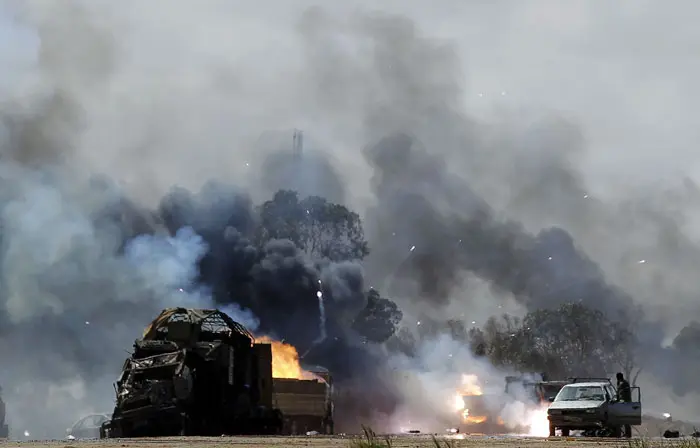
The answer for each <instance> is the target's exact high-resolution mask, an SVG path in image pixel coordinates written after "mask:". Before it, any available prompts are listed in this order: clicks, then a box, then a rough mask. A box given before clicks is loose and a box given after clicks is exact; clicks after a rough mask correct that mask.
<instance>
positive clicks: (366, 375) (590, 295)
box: [0, 0, 700, 437]
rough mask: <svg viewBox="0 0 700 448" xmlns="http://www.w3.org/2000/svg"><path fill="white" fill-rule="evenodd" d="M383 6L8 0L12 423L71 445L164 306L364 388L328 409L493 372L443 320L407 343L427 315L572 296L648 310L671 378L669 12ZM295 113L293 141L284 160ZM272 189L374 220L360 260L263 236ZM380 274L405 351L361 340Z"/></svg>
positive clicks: (655, 383)
mask: <svg viewBox="0 0 700 448" xmlns="http://www.w3.org/2000/svg"><path fill="white" fill-rule="evenodd" d="M372 5H373V4H370V3H369V2H366V1H364V0H358V1H357V2H353V3H352V4H346V3H343V4H342V5H341V4H338V5H335V6H333V5H329V6H325V7H324V8H323V9H321V8H318V7H313V4H312V2H307V1H302V0H298V1H294V2H288V3H285V5H277V6H276V9H275V10H273V11H268V12H265V13H264V14H263V13H262V12H261V11H260V9H259V8H258V7H256V6H254V5H253V4H236V3H235V2H234V3H230V2H219V1H215V2H211V3H209V4H207V5H206V6H204V5H199V4H195V3H192V2H185V1H176V2H168V4H167V5H166V4H165V3H164V2H157V1H156V2H147V3H144V2H138V1H135V0H134V1H129V0H127V1H123V2H120V3H119V6H115V4H113V3H110V2H106V1H102V0H98V1H86V0H72V1H66V2H61V3H60V4H58V3H56V4H54V3H51V4H48V3H45V2H40V1H26V2H14V1H10V0H7V1H4V2H1V3H0V62H2V63H3V67H6V69H5V70H4V71H3V74H2V75H0V183H1V185H0V187H2V188H0V225H1V227H0V228H1V232H0V242H1V243H2V247H1V253H0V268H1V270H0V278H1V279H2V283H1V284H2V286H1V288H0V321H1V323H2V329H1V330H0V332H2V336H3V337H2V339H1V340H0V356H2V360H3V372H2V376H0V384H1V385H2V386H3V394H4V398H5V399H6V401H7V403H8V413H9V420H10V421H9V422H10V425H11V428H12V433H13V436H20V435H21V434H22V433H23V432H24V431H25V430H26V431H29V432H30V433H31V437H57V436H61V435H62V432H63V430H64V428H65V427H66V426H67V425H69V424H70V423H71V420H75V419H77V418H78V417H79V416H81V415H83V414H85V413H87V412H92V411H109V410H110V407H111V404H112V399H113V397H112V395H113V391H112V389H111V387H110V383H111V382H112V381H113V380H114V378H115V376H116V374H117V372H118V370H119V368H120V365H121V363H122V361H123V358H124V357H126V356H127V355H126V351H127V350H129V348H130V347H131V344H132V343H133V340H134V339H135V338H136V337H137V336H138V335H139V334H140V332H141V331H142V329H143V327H144V326H145V325H146V324H147V323H148V322H149V321H150V320H151V319H152V318H153V317H154V316H155V315H156V314H157V313H158V311H160V309H161V308H163V307H165V306H171V305H173V304H184V305H190V304H197V305H198V306H219V307H221V308H222V309H223V310H225V311H227V312H229V313H230V314H231V315H232V316H233V317H234V318H235V319H237V320H239V321H240V322H241V323H243V324H245V325H247V326H248V327H249V328H250V329H251V330H254V331H256V332H258V333H261V334H268V335H271V336H274V337H276V338H279V339H285V340H287V341H288V342H290V343H292V344H294V345H295V346H298V347H299V349H300V353H305V352H306V353H307V355H306V356H307V358H305V360H306V361H308V362H310V363H316V364H321V365H324V366H326V367H328V368H329V369H330V370H331V371H332V372H333V373H334V375H335V376H337V377H338V378H339V380H340V381H342V382H344V384H345V385H347V387H348V389H347V390H353V386H357V387H361V388H363V390H365V391H366V390H367V387H369V386H367V385H368V384H373V385H375V386H376V389H377V390H376V391H375V390H372V391H369V392H370V393H368V394H366V396H363V397H361V399H360V400H356V402H354V403H350V404H353V405H355V406H354V407H350V406H348V407H346V408H345V410H339V415H340V416H341V417H342V418H344V419H345V420H346V421H348V422H353V423H359V422H366V421H367V420H372V419H375V420H374V421H379V419H381V418H386V420H382V421H384V422H386V427H387V428H392V429H396V427H397V426H400V425H399V423H397V422H398V420H400V419H401V418H400V416H401V415H409V414H411V413H413V412H415V411H416V408H418V407H419V406H418V403H419V402H421V398H426V397H427V398H430V397H435V401H434V402H432V401H431V402H430V403H429V405H426V406H425V408H426V409H431V410H437V409H439V408H441V406H443V404H444V402H443V401H442V393H443V392H444V391H446V390H447V389H450V387H451V386H450V387H447V386H446V384H451V383H452V381H453V379H454V378H458V377H459V375H460V374H461V373H465V372H467V371H469V372H476V373H477V374H479V375H483V376H493V377H494V378H495V377H497V376H498V375H501V376H502V375H505V372H500V373H494V372H493V370H492V367H491V366H484V365H480V364H477V361H476V360H473V359H472V358H471V357H470V355H469V354H468V353H467V351H466V349H465V348H464V347H463V346H459V347H456V346H455V344H456V342H455V340H454V338H450V337H445V336H444V335H433V336H431V337H430V338H426V337H424V336H422V337H418V336H417V335H418V333H419V331H418V327H419V326H420V324H419V322H424V325H425V324H426V323H427V322H429V321H435V322H444V321H446V320H448V319H456V320H458V321H461V322H462V323H463V324H464V325H466V326H479V325H481V324H483V322H484V321H485V320H486V319H487V318H488V317H489V316H491V315H495V314H501V313H503V312H505V311H509V312H512V313H515V314H518V313H524V312H526V311H527V310H533V309H537V308H541V307H552V306H556V305H558V304H560V303H562V302H566V301H582V302H584V303H586V304H587V305H590V306H591V307H596V308H599V309H601V310H602V311H604V312H605V313H606V315H608V316H609V317H610V318H611V319H632V320H635V321H638V322H645V323H648V325H642V326H640V334H639V339H640V341H642V342H641V343H642V344H643V345H644V348H645V350H646V351H647V352H648V353H653V354H658V355H659V356H663V357H664V358H663V359H665V360H667V361H668V362H665V363H656V364H658V365H649V366H648V369H647V370H646V371H645V375H646V376H645V378H646V379H645V381H646V383H645V387H646V386H647V385H648V386H649V390H650V391H653V393H654V394H655V396H657V397H663V396H666V395H669V394H671V393H672V391H671V390H670V388H666V387H665V386H664V385H663V384H661V383H663V382H666V381H667V380H668V379H669V378H675V377H676V376H678V375H680V373H679V372H682V371H683V370H684V369H685V368H686V367H687V365H688V364H687V362H686V361H685V360H684V358H683V357H682V356H680V355H679V354H678V352H677V350H675V349H674V348H663V347H662V346H668V345H670V341H672V340H673V339H674V337H675V336H676V335H677V334H678V332H679V331H680V330H681V329H682V328H683V327H684V326H686V325H687V324H688V323H689V322H688V321H689V318H688V316H692V315H693V313H696V312H697V310H698V302H697V298H696V294H695V291H697V290H698V287H699V286H700V284H698V280H697V276H696V275H694V271H693V267H694V265H695V262H696V261H697V260H698V259H700V246H698V244H697V234H696V231H695V227H696V226H695V224H696V220H697V218H696V216H695V215H696V214H695V210H697V205H698V197H700V196H698V188H697V186H696V184H695V180H694V177H693V175H694V173H693V171H692V169H693V168H692V167H693V166H694V161H695V160H696V159H695V155H694V154H695V151H694V150H691V149H690V148H694V146H693V145H692V144H691V142H694V140H695V131H694V127H693V126H692V121H691V120H689V119H686V118H685V117H684V116H678V114H675V113H674V112H675V111H676V110H679V109H681V108H683V107H687V108H688V110H690V104H691V103H692V100H693V97H692V95H691V94H683V95H680V94H679V92H682V91H684V90H683V89H682V88H681V87H682V86H683V85H684V83H689V82H692V81H690V80H692V79H694V76H693V75H694V73H695V67H692V66H685V65H684V64H685V63H684V62H678V60H675V59H674V56H673V55H676V54H677V51H676V50H677V48H678V47H677V45H676V42H677V40H678V39H680V37H678V39H676V37H674V36H675V35H672V34H673V33H670V32H667V33H661V35H662V37H658V36H655V37H654V38H653V41H652V42H649V41H646V39H650V37H649V36H650V35H651V34H652V33H648V30H649V29H650V24H653V26H663V25H659V23H660V22H663V23H666V22H668V23H674V24H675V23H676V21H675V20H673V18H672V14H674V12H673V11H671V10H667V9H666V7H663V6H657V7H654V8H649V10H648V11H647V10H641V9H637V7H630V6H619V7H615V8H603V9H601V7H600V5H598V4H597V3H596V2H592V3H586V2H584V3H581V2H578V3H577V2H574V6H572V8H573V11H569V10H563V9H561V8H560V7H557V6H556V5H554V4H552V3H551V2H546V1H533V2H526V3H523V4H519V5H510V6H504V5H503V4H500V3H499V2H494V3H493V4H491V3H489V5H471V4H469V5H467V4H466V2H454V3H449V5H450V8H453V9H452V10H451V12H450V13H449V16H450V17H447V15H448V13H444V14H443V13H442V12H440V13H438V12H436V11H433V10H430V11H426V10H424V6H422V5H423V4H422V3H420V2H401V3H400V5H398V4H396V5H394V4H387V6H386V8H387V12H386V13H383V14H378V13H376V12H373V10H372V9H371V8H373V7H374V6H372ZM606 5H607V4H606ZM608 6H609V5H608ZM601 10H604V11H606V12H605V13H604V14H603V16H600V11H601ZM679 10H680V9H679ZM657 13H658V14H657ZM659 15H660V16H662V17H663V18H664V20H661V21H659V20H658V16H659ZM688 16H690V15H688ZM679 20H680V19H679ZM622 21H624V22H625V24H627V25H625V26H626V27H629V29H628V30H625V31H626V32H625V33H624V34H625V35H629V36H634V37H635V38H639V40H638V41H634V43H633V40H625V39H623V38H622V37H621V34H620V30H619V27H618V26H617V25H616V24H618V23H621V22H622ZM681 21H682V22H683V23H687V22H685V21H684V20H681ZM671 28H672V30H673V32H674V33H675V32H676V31H678V32H682V31H679V30H683V29H684V28H683V27H682V26H677V25H673V26H672V27H671ZM691 29H694V28H693V27H688V30H691ZM534 30H536V31H534ZM666 31H669V30H666ZM688 33H689V34H688V35H687V36H686V35H683V37H682V40H683V41H687V40H688V39H693V38H694V37H693V36H694V34H693V33H694V32H691V31H688ZM8 42H12V44H11V45H9V44H6V43H8ZM611 43H612V44H611ZM640 52H646V53H645V55H646V56H645V57H643V58H640V59H632V55H637V54H639V53H640ZM635 58H636V56H635ZM657 59H658V60H661V61H663V63H660V64H649V63H648V61H651V60H657ZM691 59H692V58H687V57H682V58H679V60H683V61H687V60H691ZM551 61H556V62H554V66H552V62H551ZM611 61H612V62H611ZM643 61H647V62H643ZM613 67H614V69H613ZM603 68H609V70H607V69H606V70H603ZM601 73H607V75H605V76H603V75H601ZM639 73H645V76H639ZM574 79H575V80H580V81H581V82H580V83H579V82H578V81H577V82H576V83H575V84H572V82H571V80H574ZM690 85H692V84H690ZM582 86H583V87H582ZM672 86H676V87H672ZM649 104H653V106H654V107H648V106H649ZM562 109H565V110H567V111H568V112H562V111H561V110H562ZM681 115H682V114H681ZM690 115H691V114H688V116H690ZM669 116H673V117H676V118H677V120H667V117H669ZM610 123H614V124H615V125H614V126H611V125H610ZM656 125H658V126H656ZM294 128H302V129H304V131H305V139H306V142H308V146H307V147H305V151H304V152H303V154H301V155H297V154H291V152H287V151H288V149H287V148H289V149H291V130H292V129H294ZM688 129H693V130H692V131H689V130H688ZM287 130H289V132H287ZM261 135H262V136H263V137H261ZM285 139H287V140H286V141H285ZM287 144H288V145H289V146H287ZM659 147H663V148H665V149H664V150H663V151H658V149H657V148H659ZM613 148H634V149H630V150H622V149H620V150H618V151H615V150H613ZM668 148H671V149H668ZM686 148H689V149H686ZM670 151H672V153H673V157H668V152H670ZM658 154H661V155H658ZM678 172H681V173H682V174H681V175H677V173H678ZM678 177H680V178H682V179H684V180H683V182H680V183H679V182H676V181H675V178H678ZM669 178H670V179H671V181H669V180H668V179H669ZM278 188H293V189H297V190H299V191H300V193H302V195H309V194H319V195H322V196H325V197H326V198H327V199H329V200H332V201H337V202H342V203H344V204H346V205H347V206H349V207H350V208H353V209H354V210H356V211H357V212H358V213H360V214H361V215H362V217H363V221H364V225H365V229H366V233H367V235H368V240H369V246H370V250H371V253H370V255H369V257H368V258H367V259H366V260H364V261H363V262H362V263H356V262H343V263H331V262H329V261H328V260H318V259H310V258H309V257H308V255H307V254H305V253H303V252H302V251H300V250H299V249H298V248H297V247H295V246H294V244H292V243H291V242H290V241H286V240H272V241H269V242H267V244H266V245H265V246H264V247H263V248H260V247H256V246H255V244H253V243H252V238H253V236H254V231H255V228H256V226H257V225H258V218H259V217H258V216H257V212H256V209H255V204H259V203H261V202H262V201H265V200H268V199H270V198H271V195H272V194H273V193H274V191H276V190H277V189H278ZM319 280H321V283H320V284H319ZM319 286H320V289H321V291H322V296H323V299H324V300H323V302H322V304H323V305H324V306H323V307H321V306H320V305H321V303H320V302H319V299H318V295H317V293H318V291H319ZM370 286H374V287H377V288H378V289H379V290H380V291H381V292H382V294H384V295H386V294H387V293H389V296H390V297H391V298H392V299H394V300H395V301H396V302H397V303H398V305H399V307H400V308H402V310H403V311H404V320H403V322H402V325H403V328H402V334H409V335H413V336H415V338H414V339H415V341H416V344H414V345H416V346H415V347H413V349H414V351H413V353H412V356H408V357H407V356H406V355H405V352H406V350H395V349H394V348H393V346H392V345H391V344H387V345H386V346H377V345H375V344H371V343H369V344H368V343H365V342H366V341H362V340H361V339H360V338H358V337H357V335H356V334H355V333H354V332H353V330H352V328H351V319H352V317H353V316H355V315H356V314H357V312H358V311H360V310H361V309H362V308H363V307H364V305H365V302H366V295H365V292H366V290H367V289H368V288H369V287H370ZM669 303H672V304H674V305H673V306H668V304H669ZM322 311H323V314H322ZM322 318H323V323H322V324H321V321H322ZM393 343H397V341H395V340H394V341H393ZM457 345H459V344H457ZM428 347H430V350H427V348H428ZM398 352H400V353H398ZM451 357H452V358H460V361H459V362H458V363H456V364H449V363H447V361H446V360H448V359H450V358H451ZM446 363H447V364H446ZM661 364H663V365H661ZM397 369H403V370H404V371H407V372H408V373H407V375H408V376H410V379H409V380H406V381H403V382H402V381H400V378H399V377H400V375H398V374H397V373H396V372H397V371H398V370H397ZM658 377H662V378H665V380H664V381H660V380H658V379H657V378H658ZM417 385H420V387H417ZM692 389H693V386H692V385H688V387H686V388H682V389H680V390H678V389H677V390H676V391H675V392H674V393H676V394H679V395H680V396H683V397H684V398H683V400H676V402H678V403H682V405H679V407H678V408H677V409H670V410H671V411H672V412H674V413H675V415H679V414H678V413H679V412H680V415H682V412H686V413H690V412H691V411H696V410H697V409H695V408H693V407H692V406H694V405H693V404H692V403H693V402H692V399H690V398H689V397H693V395H691V394H692V393H694V392H693V390H692ZM416 391H417V392H416ZM349 395H353V394H349ZM354 395H357V394H354ZM669 396H670V395H669ZM671 402H672V403H673V400H671ZM672 403H671V404H672ZM421 406H423V405H421ZM669 406H670V404H669ZM343 414H345V415H343ZM680 415H679V416H680Z"/></svg>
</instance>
